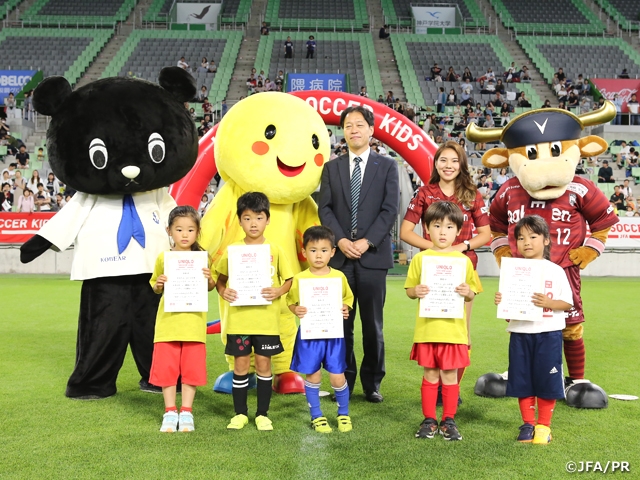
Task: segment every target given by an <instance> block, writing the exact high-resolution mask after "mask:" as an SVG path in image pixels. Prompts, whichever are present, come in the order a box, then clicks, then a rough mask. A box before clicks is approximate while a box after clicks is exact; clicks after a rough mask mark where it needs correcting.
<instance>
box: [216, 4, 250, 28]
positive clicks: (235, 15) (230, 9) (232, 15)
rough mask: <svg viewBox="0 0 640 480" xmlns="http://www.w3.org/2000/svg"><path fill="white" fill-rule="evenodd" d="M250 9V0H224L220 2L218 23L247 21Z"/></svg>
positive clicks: (226, 23)
mask: <svg viewBox="0 0 640 480" xmlns="http://www.w3.org/2000/svg"><path fill="white" fill-rule="evenodd" d="M250 11H251V0H225V1H224V2H222V11H221V12H220V23H221V24H222V25H228V24H233V23H247V22H248V21H249V12H250Z"/></svg>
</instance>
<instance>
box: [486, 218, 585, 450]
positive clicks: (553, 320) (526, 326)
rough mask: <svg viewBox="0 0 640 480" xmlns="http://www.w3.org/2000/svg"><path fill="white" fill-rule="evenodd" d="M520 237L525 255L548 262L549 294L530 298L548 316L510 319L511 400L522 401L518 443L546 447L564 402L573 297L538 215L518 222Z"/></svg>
mask: <svg viewBox="0 0 640 480" xmlns="http://www.w3.org/2000/svg"><path fill="white" fill-rule="evenodd" d="M515 235H516V242H517V243H516V244H517V247H518V253H519V254H520V255H521V256H522V257H524V258H525V259H528V260H537V261H539V262H543V268H544V270H543V272H544V273H543V280H544V292H542V291H541V292H539V293H535V294H534V295H533V296H532V297H531V302H532V303H533V304H534V305H535V306H537V307H542V308H543V311H542V312H543V313H542V321H524V320H514V319H511V320H510V321H509V327H508V328H507V331H508V332H511V337H510V339H509V376H508V380H507V396H510V397H517V398H518V401H519V403H520V412H521V413H522V420H523V421H524V425H522V426H521V427H520V434H519V435H518V441H519V442H523V443H531V442H533V443H535V444H542V445H546V444H547V443H549V442H550V441H551V428H550V427H551V416H552V415H553V409H554V407H555V404H556V399H558V398H564V376H563V374H562V329H563V328H564V327H565V314H564V311H565V310H569V309H571V306H572V305H573V293H572V291H571V287H570V286H569V281H568V280H567V276H566V274H565V273H564V270H563V269H562V267H560V266H559V265H556V264H555V263H552V262H551V261H550V258H551V257H550V251H551V236H550V234H549V227H548V225H547V223H546V222H545V221H544V219H543V218H542V217H539V216H538V215H529V216H526V217H524V218H523V219H522V220H520V221H519V222H518V223H517V224H516V228H515ZM501 302H502V293H501V292H496V295H495V304H496V305H499V304H500V303H501ZM536 398H537V403H538V421H537V422H536ZM534 425H535V427H534Z"/></svg>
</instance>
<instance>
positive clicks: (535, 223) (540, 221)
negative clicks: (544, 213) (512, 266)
mask: <svg viewBox="0 0 640 480" xmlns="http://www.w3.org/2000/svg"><path fill="white" fill-rule="evenodd" d="M523 228H526V229H527V230H529V231H530V232H531V233H536V234H538V235H542V237H543V238H544V239H545V240H549V244H548V245H545V246H544V252H543V253H542V256H543V257H544V258H545V259H546V260H551V233H550V232H549V225H547V222H546V221H545V219H544V218H542V217H541V216H540V215H527V216H525V217H522V219H521V220H520V221H519V222H518V223H516V228H515V230H514V234H515V236H516V240H517V239H518V237H519V236H520V232H521V231H522V229H523Z"/></svg>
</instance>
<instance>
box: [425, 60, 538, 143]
mask: <svg viewBox="0 0 640 480" xmlns="http://www.w3.org/2000/svg"><path fill="white" fill-rule="evenodd" d="M426 80H427V81H433V82H453V83H454V84H457V85H456V86H455V87H454V88H449V89H448V91H447V90H446V89H445V87H444V86H441V87H438V94H437V97H436V101H435V103H436V112H437V113H438V114H441V115H439V121H440V122H444V124H445V125H449V126H453V131H452V133H454V136H457V132H462V131H463V130H464V129H466V127H467V126H468V125H469V124H470V123H476V124H477V125H479V126H481V127H494V126H504V125H506V124H507V123H508V122H509V121H510V120H511V115H512V114H513V112H514V111H515V108H516V107H525V108H530V107H531V103H530V102H529V99H528V98H527V96H526V93H525V92H524V91H520V92H518V93H517V94H516V92H514V91H513V89H508V88H507V87H506V84H509V83H521V82H530V81H531V75H530V72H529V69H528V67H527V66H526V65H523V66H522V68H517V67H516V65H515V63H514V62H512V63H511V66H510V67H509V68H508V69H507V71H505V72H503V74H502V75H496V73H495V72H494V71H493V68H492V67H488V68H487V70H486V72H485V73H484V74H481V75H480V76H478V77H476V76H474V74H473V73H472V72H471V70H470V69H469V67H466V68H465V69H464V71H463V72H462V73H461V74H459V73H458V72H456V71H455V69H454V68H453V67H452V66H450V67H449V68H448V69H447V70H446V71H445V70H444V69H443V68H441V67H440V65H439V64H438V63H437V62H435V63H434V64H433V67H431V69H430V72H429V76H428V77H426ZM509 90H511V91H509ZM514 95H516V96H515V97H514ZM487 97H489V98H487ZM446 107H453V109H452V112H450V115H446V116H444V118H443V115H442V114H444V112H445V110H446ZM432 131H433V136H434V139H436V138H437V136H438V133H439V132H438V129H437V127H434V128H432ZM443 140H446V139H445V135H443ZM438 143H440V142H438Z"/></svg>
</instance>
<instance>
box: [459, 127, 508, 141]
mask: <svg viewBox="0 0 640 480" xmlns="http://www.w3.org/2000/svg"><path fill="white" fill-rule="evenodd" d="M503 130H504V128H480V127H478V126H477V125H476V124H475V123H470V124H469V126H468V127H467V132H466V136H467V141H470V142H474V143H487V142H495V141H496V140H500V139H501V138H502V131H503Z"/></svg>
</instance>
